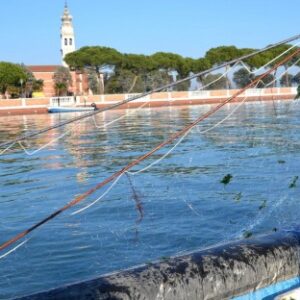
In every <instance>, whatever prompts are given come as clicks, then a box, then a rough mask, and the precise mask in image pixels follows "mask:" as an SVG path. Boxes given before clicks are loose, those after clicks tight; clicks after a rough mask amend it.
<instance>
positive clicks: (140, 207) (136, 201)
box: [125, 173, 144, 224]
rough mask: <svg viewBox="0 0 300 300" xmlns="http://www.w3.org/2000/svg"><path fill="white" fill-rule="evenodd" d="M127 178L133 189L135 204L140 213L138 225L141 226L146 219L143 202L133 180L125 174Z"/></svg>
mask: <svg viewBox="0 0 300 300" xmlns="http://www.w3.org/2000/svg"><path fill="white" fill-rule="evenodd" d="M125 174H126V176H127V178H128V182H129V185H130V188H131V191H132V199H133V200H134V202H135V207H136V210H137V211H138V213H139V218H138V219H137V220H136V223H137V224H139V223H141V222H142V220H143V218H144V209H143V204H142V201H141V199H140V197H139V195H138V193H137V191H136V190H135V188H134V185H133V183H132V181H131V178H130V176H129V174H128V173H125Z"/></svg>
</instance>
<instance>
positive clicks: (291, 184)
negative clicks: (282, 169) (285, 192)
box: [289, 176, 299, 189]
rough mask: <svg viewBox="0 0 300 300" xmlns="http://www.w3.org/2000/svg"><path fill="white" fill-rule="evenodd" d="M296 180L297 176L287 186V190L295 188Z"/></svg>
mask: <svg viewBox="0 0 300 300" xmlns="http://www.w3.org/2000/svg"><path fill="white" fill-rule="evenodd" d="M298 179H299V176H295V177H294V178H293V180H292V182H291V183H290V185H289V188H290V189H292V188H295V187H296V183H297V181H298Z"/></svg>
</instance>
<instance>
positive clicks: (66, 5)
mask: <svg viewBox="0 0 300 300" xmlns="http://www.w3.org/2000/svg"><path fill="white" fill-rule="evenodd" d="M65 8H68V1H67V0H65Z"/></svg>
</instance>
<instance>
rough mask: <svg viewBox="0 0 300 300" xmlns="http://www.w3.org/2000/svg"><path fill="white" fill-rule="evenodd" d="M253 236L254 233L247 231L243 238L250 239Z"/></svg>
mask: <svg viewBox="0 0 300 300" xmlns="http://www.w3.org/2000/svg"><path fill="white" fill-rule="evenodd" d="M252 235H253V233H252V232H251V231H248V230H245V231H244V232H243V237H244V238H245V239H248V238H250V237H251V236H252Z"/></svg>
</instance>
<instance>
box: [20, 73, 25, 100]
mask: <svg viewBox="0 0 300 300" xmlns="http://www.w3.org/2000/svg"><path fill="white" fill-rule="evenodd" d="M23 82H24V81H23V78H21V79H20V84H21V97H20V98H23V96H24V93H23Z"/></svg>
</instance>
